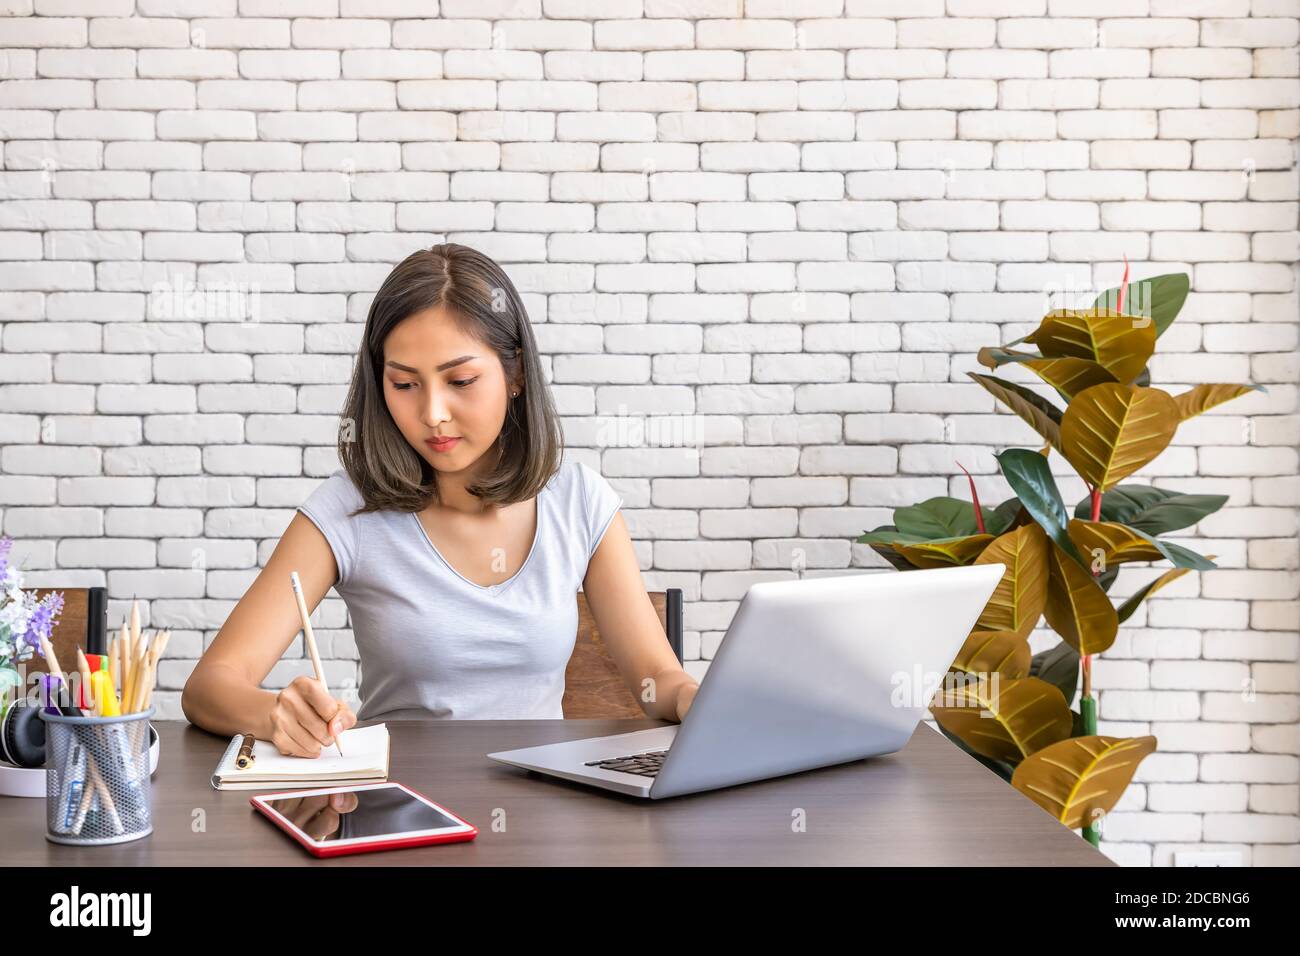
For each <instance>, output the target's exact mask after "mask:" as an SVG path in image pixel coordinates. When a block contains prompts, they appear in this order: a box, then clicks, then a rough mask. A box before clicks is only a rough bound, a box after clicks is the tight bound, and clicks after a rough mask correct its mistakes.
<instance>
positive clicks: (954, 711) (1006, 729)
mask: <svg viewBox="0 0 1300 956" xmlns="http://www.w3.org/2000/svg"><path fill="white" fill-rule="evenodd" d="M951 673H953V672H950V674H951ZM954 681H955V683H954V686H952V687H947V686H945V687H943V688H941V689H940V690H939V693H938V694H937V695H936V696H935V702H934V703H932V704H931V705H930V711H931V713H933V714H934V719H935V721H936V722H937V723H938V724H939V726H941V727H943V729H944V730H946V731H948V732H949V733H950V734H952V735H953V736H955V737H958V738H960V739H961V741H962V743H964V744H966V746H968V747H970V749H971V750H973V751H975V752H976V753H978V754H982V755H983V756H985V757H991V758H993V759H994V760H1006V761H1009V762H1011V763H1015V762H1017V761H1019V760H1022V759H1024V758H1025V757H1027V756H1029V755H1030V754H1032V753H1033V752H1034V751H1036V750H1041V749H1042V748H1043V747H1047V746H1050V745H1051V744H1054V743H1056V742H1057V741H1058V740H1064V739H1065V738H1066V737H1068V736H1069V735H1070V729H1071V727H1072V726H1073V723H1072V717H1071V715H1070V706H1069V704H1067V703H1066V702H1065V695H1064V694H1062V693H1061V692H1060V690H1058V689H1057V688H1056V687H1054V686H1053V685H1051V684H1049V683H1047V681H1045V680H1039V679H1038V678H1037V677H1022V678H1019V679H1017V680H1002V679H1001V676H1000V675H996V676H990V677H988V678H984V679H979V680H974V679H964V678H963V677H962V676H961V675H960V673H957V676H956V677H955V678H954Z"/></svg>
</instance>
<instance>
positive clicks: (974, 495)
mask: <svg viewBox="0 0 1300 956" xmlns="http://www.w3.org/2000/svg"><path fill="white" fill-rule="evenodd" d="M957 467H958V468H961V470H962V471H966V469H965V468H964V467H962V463H961V462H957ZM966 480H967V481H968V482H970V497H971V501H972V502H973V503H974V505H975V527H977V528H979V532H980V534H985V533H986V532H985V531H984V513H983V511H982V510H981V509H980V496H979V492H977V491H976V490H975V479H974V478H972V477H971V476H970V472H969V471H966Z"/></svg>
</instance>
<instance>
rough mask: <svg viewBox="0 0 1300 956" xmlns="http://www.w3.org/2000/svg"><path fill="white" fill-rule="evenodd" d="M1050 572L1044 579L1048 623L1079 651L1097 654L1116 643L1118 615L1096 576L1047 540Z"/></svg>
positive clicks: (1045, 608) (1058, 546) (1045, 609)
mask: <svg viewBox="0 0 1300 956" xmlns="http://www.w3.org/2000/svg"><path fill="white" fill-rule="evenodd" d="M1049 547H1050V550H1051V573H1050V575H1049V576H1048V579H1047V604H1046V606H1045V607H1044V608H1043V613H1044V614H1045V615H1046V617H1047V623H1048V625H1049V626H1050V627H1051V628H1052V630H1054V631H1056V633H1057V634H1060V635H1061V637H1062V639H1064V641H1065V642H1066V643H1067V644H1069V645H1070V646H1071V647H1073V648H1074V649H1075V650H1076V651H1078V652H1079V653H1080V654H1100V653H1101V652H1102V651H1104V650H1106V648H1108V647H1110V646H1111V645H1112V644H1114V643H1115V635H1116V634H1118V633H1119V617H1118V615H1117V614H1116V613H1115V606H1114V605H1113V604H1111V603H1110V598H1108V597H1107V596H1106V592H1105V591H1103V590H1102V589H1101V585H1099V584H1098V583H1097V581H1096V579H1095V578H1093V576H1092V575H1091V574H1089V573H1088V571H1087V570H1086V569H1085V568H1083V567H1081V566H1080V565H1079V562H1078V561H1075V560H1074V558H1072V557H1070V556H1069V555H1068V554H1066V553H1065V552H1064V551H1062V550H1061V548H1060V545H1058V544H1057V543H1056V542H1055V541H1051V542H1049Z"/></svg>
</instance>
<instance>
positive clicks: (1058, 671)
mask: <svg viewBox="0 0 1300 956" xmlns="http://www.w3.org/2000/svg"><path fill="white" fill-rule="evenodd" d="M1029 676H1030V677H1037V678H1039V679H1041V680H1045V681H1047V682H1048V683H1049V684H1052V685H1054V686H1055V687H1056V689H1057V690H1059V691H1060V692H1061V696H1063V697H1064V698H1065V702H1066V703H1067V704H1071V705H1072V704H1073V703H1074V695H1075V694H1076V693H1078V690H1079V688H1078V684H1079V652H1078V651H1076V650H1075V649H1074V648H1073V647H1071V646H1070V645H1069V644H1067V643H1066V642H1065V641H1061V643H1060V644H1057V645H1056V646H1055V647H1053V648H1051V649H1050V650H1046V651H1041V652H1039V653H1037V654H1035V655H1034V656H1033V658H1032V659H1031V660H1030V662H1029Z"/></svg>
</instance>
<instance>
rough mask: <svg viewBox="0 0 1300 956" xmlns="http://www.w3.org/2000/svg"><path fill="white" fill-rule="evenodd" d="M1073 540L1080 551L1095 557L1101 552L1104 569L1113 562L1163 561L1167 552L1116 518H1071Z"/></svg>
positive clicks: (1070, 531) (1070, 530) (1071, 536)
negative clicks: (1094, 519)
mask: <svg viewBox="0 0 1300 956" xmlns="http://www.w3.org/2000/svg"><path fill="white" fill-rule="evenodd" d="M1069 535H1070V540H1071V541H1073V542H1074V543H1075V544H1077V545H1078V546H1079V550H1080V551H1084V552H1088V553H1091V554H1093V555H1094V556H1095V555H1096V554H1097V552H1098V551H1100V552H1101V560H1102V561H1103V568H1109V567H1110V566H1111V565H1112V564H1124V563H1125V562H1126V561H1163V560H1164V559H1165V556H1164V554H1162V553H1161V551H1160V549H1159V548H1157V547H1156V546H1155V545H1154V544H1152V543H1151V542H1150V541H1149V540H1148V539H1146V538H1144V537H1142V535H1140V534H1138V533H1137V532H1136V531H1134V530H1133V529H1132V528H1130V527H1129V526H1128V525H1123V524H1119V523H1118V522H1115V521H1084V520H1083V519H1082V518H1071V519H1070V527H1069Z"/></svg>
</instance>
